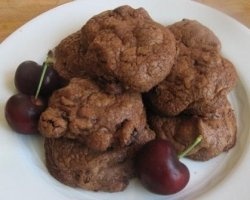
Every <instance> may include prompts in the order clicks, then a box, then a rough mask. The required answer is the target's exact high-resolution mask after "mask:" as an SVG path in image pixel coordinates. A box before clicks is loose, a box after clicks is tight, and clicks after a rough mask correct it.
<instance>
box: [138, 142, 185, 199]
mask: <svg viewBox="0 0 250 200" xmlns="http://www.w3.org/2000/svg"><path fill="white" fill-rule="evenodd" d="M135 167H136V171H137V174H138V177H139V180H140V181H141V183H142V184H143V185H144V186H145V187H146V188H147V189H148V190H150V191H151V192H154V193H157V194H164V195H170V194H174V193H177V192H179V191H180V190H182V189H183V188H184V187H185V186H186V185H187V183H188V181H189V177H190V174H189V170H188V168H187V167H186V165H184V164H183V163H181V162H180V161H179V158H178V156H177V154H176V152H175V150H174V148H173V146H172V145H171V143H170V142H168V141H166V140H163V139H156V140H152V141H150V142H148V143H147V144H146V145H144V146H143V147H142V149H141V150H140V151H139V152H138V154H137V156H136V159H135Z"/></svg>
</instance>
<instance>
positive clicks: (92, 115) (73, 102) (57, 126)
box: [39, 78, 155, 151]
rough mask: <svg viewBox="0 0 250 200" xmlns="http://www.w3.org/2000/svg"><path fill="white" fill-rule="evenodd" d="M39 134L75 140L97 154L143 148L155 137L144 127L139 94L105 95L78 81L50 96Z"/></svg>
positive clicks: (89, 84) (40, 122) (144, 119)
mask: <svg viewBox="0 0 250 200" xmlns="http://www.w3.org/2000/svg"><path fill="white" fill-rule="evenodd" d="M39 131H40V132H41V134H42V135H43V136H45V137H50V138H58V137H67V138H71V139H77V140H79V141H80V142H82V143H83V144H85V145H86V146H87V147H88V148H90V149H93V150H96V151H106V150H107V149H108V148H113V147H116V146H124V147H125V146H129V145H131V144H133V143H136V144H144V143H146V142H147V141H149V140H151V139H153V138H154V136H155V134H154V132H153V131H151V130H150V129H149V128H148V127H147V122H146V114H145V111H144V106H143V103H142V99H141V95H140V94H138V93H131V92H127V93H123V94H118V95H112V94H107V93H105V92H103V91H102V90H101V89H100V88H99V87H98V85H96V84H95V83H94V82H93V81H91V80H88V79H80V78H73V79H71V81H70V83H69V84H68V85H67V86H66V87H64V88H62V89H59V90H57V91H55V92H54V93H53V95H52V96H51V98H50V100H49V106H48V108H47V109H46V110H45V111H44V112H43V113H42V114H41V116H40V120H39Z"/></svg>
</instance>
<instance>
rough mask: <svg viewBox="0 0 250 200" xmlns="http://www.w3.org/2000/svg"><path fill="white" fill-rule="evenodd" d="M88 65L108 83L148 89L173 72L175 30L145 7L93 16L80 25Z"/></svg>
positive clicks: (142, 90) (139, 89)
mask: <svg viewBox="0 0 250 200" xmlns="http://www.w3.org/2000/svg"><path fill="white" fill-rule="evenodd" d="M81 33H82V35H81V38H82V43H83V44H84V46H86V47H87V49H86V54H85V56H84V62H85V69H86V71H87V72H89V73H90V74H91V75H92V76H94V77H97V78H99V79H100V80H102V81H104V82H105V83H106V84H116V85H117V86H118V87H122V88H123V89H128V90H133V91H137V92H145V91H148V90H150V89H151V88H152V87H153V86H155V85H156V84H158V83H159V82H160V81H162V80H163V79H164V78H165V77H166V75H167V74H168V73H169V72H170V70H171V68H172V65H173V62H174V58H175V55H176V46H175V38H174V36H173V34H172V33H171V32H170V31H169V30H168V29H166V28H164V27H163V26H162V25H160V24H159V23H156V22H155V21H153V20H152V19H151V18H150V16H149V15H148V13H147V12H146V11H145V10H144V9H143V8H139V9H133V8H131V7H129V6H122V7H119V8H117V9H115V10H111V11H106V12H104V13H101V14H99V15H96V16H94V17H93V18H91V19H90V20H89V21H88V22H87V23H86V24H85V25H84V26H83V27H82V29H81Z"/></svg>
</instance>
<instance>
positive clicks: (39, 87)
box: [35, 50, 53, 99]
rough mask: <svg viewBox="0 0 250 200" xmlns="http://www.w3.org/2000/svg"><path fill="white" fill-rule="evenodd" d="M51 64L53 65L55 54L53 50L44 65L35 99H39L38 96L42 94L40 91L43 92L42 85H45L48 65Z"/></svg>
mask: <svg viewBox="0 0 250 200" xmlns="http://www.w3.org/2000/svg"><path fill="white" fill-rule="evenodd" d="M50 63H53V52H52V51H51V50H50V51H49V52H48V55H47V58H46V61H45V62H44V64H43V71H42V74H41V77H40V80H39V83H38V87H37V89H36V95H35V99H37V97H38V95H39V93H40V90H41V87H42V83H43V79H44V76H45V73H46V70H47V68H48V65H49V64H50Z"/></svg>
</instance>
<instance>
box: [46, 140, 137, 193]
mask: <svg viewBox="0 0 250 200" xmlns="http://www.w3.org/2000/svg"><path fill="white" fill-rule="evenodd" d="M44 147H45V157H46V166H47V169H48V171H49V172H50V174H51V175H52V176H53V177H54V178H56V179H57V180H59V181H60V182H62V183H64V184H66V185H69V186H72V187H80V188H83V189H87V190H93V191H106V192H118V191H122V190H124V189H125V188H126V186H127V185H128V183H129V179H130V178H132V177H134V175H135V173H134V168H133V162H132V158H133V155H134V153H135V150H136V148H138V147H135V146H132V147H126V148H119V149H113V150H108V151H105V152H99V153H97V152H94V151H91V150H90V149H88V148H87V147H86V146H85V145H83V144H82V143H80V142H78V141H76V140H71V139H66V138H58V139H54V138H46V139H45V144H44Z"/></svg>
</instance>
